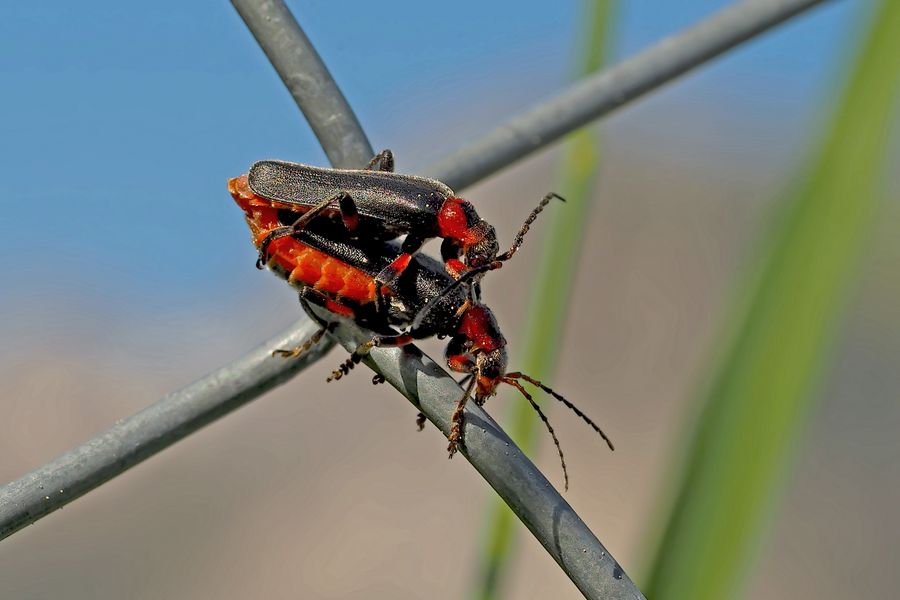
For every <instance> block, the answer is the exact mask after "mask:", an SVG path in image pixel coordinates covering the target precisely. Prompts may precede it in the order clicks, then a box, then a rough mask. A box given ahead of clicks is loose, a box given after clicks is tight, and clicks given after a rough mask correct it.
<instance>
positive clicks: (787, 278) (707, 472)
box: [646, 0, 900, 600]
mask: <svg viewBox="0 0 900 600" xmlns="http://www.w3.org/2000/svg"><path fill="white" fill-rule="evenodd" d="M898 84H900V2H898V1H897V0H885V1H884V2H882V3H881V4H880V5H879V6H878V7H877V9H876V14H875V15H874V18H873V20H872V22H871V29H870V31H869V35H868V37H867V38H866V39H865V41H864V44H863V46H862V48H861V52H860V53H859V55H858V57H857V61H856V63H855V66H854V68H853V71H852V73H851V75H850V77H849V80H848V82H847V85H846V88H845V89H844V92H843V95H842V97H841V99H840V103H839V104H838V106H837V110H836V112H835V114H834V116H833V118H832V120H831V122H830V124H829V127H828V129H827V130H826V135H825V136H824V137H823V144H822V146H821V149H820V150H819V152H818V154H817V156H816V157H815V160H814V161H813V164H812V168H811V169H810V171H809V173H808V176H807V177H806V178H805V179H804V182H803V184H802V185H801V186H800V187H799V189H798V190H797V191H796V193H794V194H792V196H791V197H790V198H789V202H788V203H787V204H786V205H784V206H783V207H782V208H783V210H784V212H783V213H781V214H780V216H781V217H782V218H781V220H780V221H779V222H778V226H777V227H776V228H774V229H773V230H772V231H771V232H770V235H769V236H767V237H766V239H765V240H763V242H764V247H765V248H766V249H767V251H766V256H765V259H764V260H763V261H761V263H760V264H761V265H762V268H761V269H760V270H759V271H758V272H756V273H755V274H754V275H755V276H754V277H753V279H752V281H751V282H750V283H749V284H748V285H746V286H744V289H745V290H746V291H747V292H748V293H747V294H745V299H742V300H741V301H740V302H739V305H740V306H739V308H738V310H736V311H735V313H734V314H735V317H736V318H735V319H733V320H732V322H731V328H732V331H734V335H733V336H732V338H731V340H730V343H729V344H728V345H727V346H726V347H725V348H724V350H725V351H724V352H723V354H722V359H721V363H720V364H719V365H718V367H719V368H718V369H717V370H716V372H715V375H714V377H713V378H712V379H711V386H710V387H709V390H708V393H707V394H706V397H705V399H704V403H703V407H704V410H703V413H702V414H701V415H700V419H699V423H698V426H697V429H696V437H695V438H694V439H693V444H692V447H691V448H690V451H689V453H688V457H687V466H686V469H685V471H684V476H683V478H682V480H681V481H680V483H679V484H678V489H677V495H676V501H675V503H674V505H673V507H672V510H671V514H670V516H669V520H668V524H667V526H666V529H665V531H664V534H663V536H662V539H661V542H660V544H659V546H658V548H657V551H656V555H655V562H654V563H653V567H652V570H651V576H650V580H649V584H648V586H647V587H646V592H647V596H648V597H649V598H653V599H654V600H665V599H670V598H676V599H690V600H707V599H708V600H719V599H721V598H733V597H736V596H737V595H738V592H739V590H740V588H741V583H742V580H743V579H745V577H744V576H745V575H746V573H747V572H748V571H749V568H748V565H750V564H752V562H753V558H754V555H755V550H756V548H757V547H758V546H759V545H760V542H761V538H762V535H761V531H763V530H764V526H765V522H766V520H767V517H768V515H769V514H770V512H771V510H770V509H771V508H772V507H773V505H774V503H775V501H776V499H777V498H778V496H779V491H780V489H781V488H782V487H783V485H782V484H783V482H784V479H785V475H786V473H787V472H788V469H789V467H790V465H791V463H792V459H793V454H794V449H795V446H796V445H797V444H796V440H797V438H798V437H799V436H801V435H802V433H803V430H804V428H805V425H806V423H807V422H808V421H809V418H810V416H811V414H812V410H811V408H812V399H813V393H814V391H815V386H816V383H817V382H818V380H819V379H821V377H820V375H821V374H822V373H823V371H824V367H825V366H826V365H827V358H828V350H829V348H830V346H831V341H832V338H833V336H834V333H835V331H836V329H837V327H838V325H839V324H840V320H841V316H842V314H843V307H844V304H845V301H846V300H847V297H848V296H849V295H850V293H852V291H853V284H854V283H855V277H854V274H855V270H856V266H857V262H858V259H859V256H860V253H861V250H862V248H863V245H864V243H865V241H866V238H867V236H868V235H869V233H870V232H871V230H872V225H873V216H874V214H875V212H876V209H877V206H878V198H879V196H880V194H879V189H878V188H879V184H880V182H881V178H880V176H881V174H882V170H883V169H882V167H883V164H884V158H885V153H886V149H887V145H888V139H889V136H888V133H889V130H890V124H891V120H892V116H893V114H894V111H895V109H896V107H897V100H898V87H900V86H898ZM723 201H727V199H723Z"/></svg>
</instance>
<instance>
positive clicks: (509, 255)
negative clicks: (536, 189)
mask: <svg viewBox="0 0 900 600" xmlns="http://www.w3.org/2000/svg"><path fill="white" fill-rule="evenodd" d="M554 198H557V199H559V200H562V201H563V202H565V201H566V199H565V198H563V197H562V196H560V195H559V194H557V193H556V192H550V193H549V194H547V195H546V196H544V197H543V198H542V199H541V201H540V202H538V205H537V206H535V207H534V210H532V211H531V214H530V215H528V218H527V219H525V222H524V223H523V224H522V228H521V229H519V233H517V234H516V239H515V240H514V241H513V244H512V246H510V247H509V250H507V251H506V252H504V253H503V254H501V255H500V256H498V257H497V260H499V261H501V262H503V261H507V260H509V259H510V258H512V256H513V254H515V253H516V252H517V251H518V250H519V248H520V247H521V246H522V242H524V241H525V234H526V233H528V230H529V229H531V224H532V223H534V221H535V219H537V216H538V215H539V214H541V211H543V210H544V207H545V206H547V205H548V204H549V203H550V201H551V200H553V199H554Z"/></svg>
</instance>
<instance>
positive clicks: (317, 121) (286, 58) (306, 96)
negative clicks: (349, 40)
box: [231, 0, 375, 168]
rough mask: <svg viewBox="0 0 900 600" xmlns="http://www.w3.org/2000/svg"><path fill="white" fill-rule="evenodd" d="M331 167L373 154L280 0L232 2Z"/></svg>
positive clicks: (359, 162) (353, 165) (355, 165)
mask: <svg viewBox="0 0 900 600" xmlns="http://www.w3.org/2000/svg"><path fill="white" fill-rule="evenodd" d="M231 3H232V4H233V5H234V8H235V9H236V10H237V11H238V14H239V15H240V16H241V18H242V19H243V20H244V23H245V24H246V25H247V29H249V30H250V33H252V34H253V37H255V38H256V41H257V42H258V43H259V45H260V47H261V48H262V49H263V52H265V53H266V56H267V57H268V58H269V61H270V62H271V63H272V66H273V67H275V70H276V71H277V72H278V76H279V77H281V81H283V82H284V85H285V86H286V87H287V89H288V91H289V92H290V93H291V96H293V97H294V101H295V102H296V103H297V106H298V107H300V111H301V112H302V113H303V114H304V115H305V116H306V120H307V121H308V122H309V125H310V127H312V130H313V133H315V135H316V138H317V139H318V140H319V143H321V144H322V149H323V150H325V155H326V156H328V160H329V161H330V162H331V164H332V165H333V166H335V167H343V168H359V167H361V166H362V165H364V164H366V162H368V160H369V159H370V158H372V156H374V154H375V153H374V152H372V146H370V145H369V142H368V140H367V139H366V135H365V134H364V133H363V130H362V127H361V126H360V124H359V120H357V118H356V115H355V114H354V113H353V110H352V109H351V108H350V105H349V104H348V103H347V99H346V98H344V94H343V93H342V92H341V90H340V88H339V87H338V85H337V83H335V81H334V79H333V78H332V77H331V74H330V73H329V72H328V68H327V67H326V66H325V63H324V62H322V59H321V57H320V56H319V53H318V52H316V49H315V48H314V47H313V45H312V43H310V41H309V38H308V37H306V34H305V33H304V32H303V30H302V29H301V28H300V25H299V24H298V23H297V20H296V19H295V18H294V15H292V14H291V11H290V9H288V7H287V6H286V5H285V4H284V2H282V1H281V0H231Z"/></svg>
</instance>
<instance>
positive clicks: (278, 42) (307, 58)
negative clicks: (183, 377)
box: [0, 0, 824, 599]
mask: <svg viewBox="0 0 900 600" xmlns="http://www.w3.org/2000/svg"><path fill="white" fill-rule="evenodd" d="M822 2H824V0H745V1H743V2H739V3H736V4H734V5H732V6H730V7H728V8H726V9H724V10H722V11H720V12H719V13H717V14H715V15H713V16H711V17H709V18H708V19H706V20H704V21H702V22H701V23H699V24H697V25H694V26H693V27H690V28H688V29H686V30H684V31H683V32H681V33H678V34H676V35H673V36H671V37H669V38H666V39H664V40H662V41H661V42H658V43H657V44H655V45H654V46H652V47H650V48H648V49H647V50H644V51H642V52H640V53H639V54H637V55H636V56H634V57H632V58H630V59H628V60H626V61H624V62H622V63H621V64H619V65H616V66H613V67H611V68H609V69H607V70H605V71H603V72H601V73H598V74H597V75H594V76H591V77H587V78H585V79H583V80H582V81H580V82H578V83H577V84H575V85H573V86H572V87H571V88H569V89H567V90H565V91H564V92H562V93H561V94H559V95H558V96H556V97H555V98H552V99H551V100H549V101H547V102H545V103H543V104H541V105H539V106H537V107H535V108H532V109H531V110H528V111H526V112H523V113H521V114H520V115H519V116H516V117H514V118H513V119H511V120H510V121H509V122H507V123H506V124H504V125H502V126H500V127H499V128H497V129H496V130H494V131H491V132H489V133H488V134H486V135H485V136H484V137H482V138H481V139H479V140H476V141H475V142H474V143H472V144H470V145H468V146H466V147H464V148H463V149H461V150H459V151H458V152H456V153H455V154H453V155H451V156H449V157H448V158H446V159H444V160H442V161H440V162H439V163H437V164H436V165H433V166H432V167H430V168H427V169H425V173H424V174H426V175H430V176H432V177H436V178H438V179H441V180H442V181H445V182H446V183H447V184H448V185H450V186H451V187H453V188H455V189H459V188H462V187H464V186H467V185H470V184H472V183H474V182H476V181H478V180H480V179H482V178H483V177H486V176H487V175H489V174H491V173H494V172H496V171H498V170H500V169H502V168H504V167H506V166H508V165H509V164H510V163H512V162H514V161H515V160H517V159H519V158H521V157H523V156H525V155H527V154H528V153H530V152H533V151H535V150H537V149H539V148H542V147H544V146H546V145H548V144H549V143H551V142H553V141H554V140H556V139H558V138H559V137H561V136H562V135H564V134H565V133H568V132H569V131H572V130H573V129H575V128H577V127H580V126H582V125H584V124H586V123H588V122H590V121H591V120H594V119H597V118H599V117H601V116H603V115H605V114H608V113H609V112H610V111H612V110H614V109H615V108H618V107H620V106H622V105H624V104H626V103H628V102H631V101H633V100H635V99H636V98H638V97H640V96H641V95H643V94H645V93H647V92H648V91H651V90H653V89H656V88H658V87H659V86H661V85H663V84H665V83H667V82H669V81H671V80H674V79H676V78H677V77H678V76H680V75H682V74H684V73H685V72H687V71H689V70H691V69H693V68H695V67H697V66H699V65H701V64H703V63H705V62H706V61H708V60H710V59H712V58H714V57H716V56H719V55H720V54H722V53H723V52H726V51H727V50H729V49H731V48H733V47H734V46H736V45H738V44H740V43H741V42H743V41H745V40H748V39H751V38H753V37H755V36H757V35H759V34H761V33H763V32H765V31H767V30H768V29H770V28H772V27H774V26H775V25H778V24H779V23H781V22H783V21H785V20H787V19H789V18H791V17H792V16H794V15H797V14H799V13H801V12H803V11H805V10H807V9H809V8H812V7H813V6H815V5H817V4H820V3H822ZM232 3H233V4H234V6H235V8H236V9H237V10H238V12H239V14H240V15H241V17H242V18H243V19H244V21H245V23H246V24H247V26H248V28H249V29H250V31H251V32H252V33H253V35H254V37H256V39H257V41H258V42H259V43H260V46H261V47H262V48H263V50H264V52H265V53H266V55H267V56H268V57H269V59H270V60H271V62H272V64H273V66H274V67H275V69H276V71H277V72H278V74H279V76H280V77H281V78H282V80H283V81H284V83H285V85H286V86H287V88H288V90H289V91H290V92H291V94H292V96H293V97H294V99H295V100H296V102H297V104H298V106H299V107H300V109H301V110H302V111H303V113H304V115H305V116H306V118H307V120H308V121H309V123H310V126H311V127H312V129H313V131H314V133H315V134H316V136H317V137H318V139H319V141H320V143H321V144H322V147H323V148H324V150H325V152H326V155H327V156H328V158H329V160H330V161H331V162H332V164H333V165H334V166H336V167H354V166H358V165H361V164H364V163H365V162H366V161H367V160H368V159H369V158H371V156H372V154H373V152H372V148H371V146H370V145H369V143H368V140H367V139H366V137H365V134H364V132H363V130H362V128H361V127H360V125H359V122H358V121H357V119H356V117H355V115H354V114H353V112H352V111H351V109H350V107H349V105H348V104H347V102H346V100H345V99H344V97H343V95H342V94H341V92H340V89H339V88H338V86H337V85H336V83H335V82H334V80H333V79H332V78H331V76H330V74H329V73H328V70H327V68H326V67H325V65H324V64H323V63H322V61H321V59H320V57H319V56H318V53H317V52H316V51H315V48H314V47H313V46H312V44H311V43H310V42H309V40H308V38H307V37H306V36H305V34H304V33H303V31H302V30H301V28H300V26H299V25H298V24H297V22H296V20H295V19H294V17H293V16H292V15H291V13H290V11H289V10H288V9H287V7H286V6H285V5H284V3H283V2H282V1H281V0H232ZM316 329H317V326H316V325H314V324H313V323H312V322H311V321H310V320H309V319H301V320H299V321H298V322H297V323H295V324H294V325H293V326H292V327H290V328H289V329H288V330H287V331H285V332H283V333H280V334H278V335H276V336H274V337H273V338H271V339H269V340H266V341H265V342H263V343H262V344H261V345H260V346H259V347H257V348H255V349H253V350H251V351H250V352H248V353H247V354H245V355H244V356H242V357H240V358H238V359H237V360H235V361H234V362H232V363H230V364H228V365H225V366H223V367H222V368H220V369H218V370H216V371H214V372H212V373H210V374H209V375H206V376H205V377H202V378H200V379H198V380H197V381H196V382H194V383H193V384H191V385H189V386H187V387H186V388H184V389H182V390H179V391H177V392H173V393H171V394H168V395H167V396H164V397H163V398H161V399H160V400H158V401H157V402H155V403H154V404H152V405H150V406H148V407H147V408H145V409H144V410H142V411H140V412H139V413H137V414H135V415H133V416H131V417H129V418H127V419H124V420H122V421H119V422H118V423H116V424H115V425H113V426H112V427H111V428H109V429H108V430H106V431H105V432H103V433H101V434H99V435H98V436H96V437H94V438H93V439H91V440H89V441H87V442H85V443H84V444H82V445H81V446H78V447H77V448H74V449H73V450H71V451H69V452H67V453H66V454H64V455H62V456H60V457H58V458H56V459H55V460H53V461H51V462H50V463H48V464H46V465H44V466H42V467H39V468H38V469H36V470H35V471H33V472H31V473H29V474H27V475H25V476H23V477H21V478H20V479H18V480H16V481H13V482H11V483H8V484H7V485H5V486H4V487H3V488H2V489H0V539H2V538H5V537H7V536H9V535H11V534H13V533H15V532H16V531H18V530H19V529H21V528H23V527H25V526H26V525H28V524H30V523H33V522H35V521H37V520H38V519H40V518H42V517H44V516H46V515H48V514H49V513H51V512H53V511H54V510H56V509H58V508H61V507H62V506H64V505H65V504H67V503H69V502H71V501H72V500H74V499H76V498H78V497H79V496H81V495H83V494H85V493H87V492H88V491H90V490H92V489H94V488H96V487H98V486H100V485H102V484H103V483H105V482H107V481H109V480H110V479H112V478H114V477H116V476H117V475H120V474H121V473H122V472H124V471H125V470H127V469H129V468H131V467H133V466H134V465H136V464H138V463H140V462H141V461H143V460H145V459H147V458H149V457H150V456H153V455H154V454H156V453H157V452H159V451H161V450H162V449H164V448H166V447H168V446H170V445H171V444H173V443H175V442H176V441H178V440H180V439H182V438H184V437H186V436H187V435H190V434H191V433H193V432H194V431H196V430H198V429H199V428H201V427H203V426H204V425H206V424H208V423H210V422H212V421H214V420H215V419H217V418H219V417H221V416H223V415H225V414H227V413H229V412H231V411H232V410H234V409H236V408H238V407H240V406H242V405H243V404H244V403H246V402H249V401H250V400H252V399H254V398H256V397H258V396H260V395H262V394H263V393H265V392H266V391H268V390H270V389H272V388H273V387H275V386H277V385H280V384H282V383H284V382H286V381H287V380H289V379H290V378H291V377H293V376H294V375H296V374H297V373H299V372H300V371H302V370H303V369H304V368H305V367H306V366H308V365H309V364H311V363H313V362H315V361H316V360H318V359H319V358H321V357H322V356H323V355H324V354H325V353H326V352H328V350H330V349H331V347H332V346H333V341H331V340H323V342H322V343H320V344H319V345H318V346H317V347H316V348H315V349H313V350H312V351H311V352H310V353H308V354H306V355H305V356H303V357H302V358H300V359H296V360H291V361H286V360H283V359H280V358H272V356H271V350H272V349H273V348H285V347H292V346H295V345H298V344H299V343H301V342H302V341H303V340H304V339H306V338H307V337H308V336H309V335H311V334H312V333H313V332H314V331H315V330H316ZM333 337H334V339H335V340H336V341H338V342H339V343H341V344H342V345H343V346H344V347H346V348H348V349H352V348H353V347H355V346H356V344H357V343H358V342H359V341H361V340H364V339H366V337H367V336H366V334H365V332H363V331H361V330H359V329H358V328H356V327H354V326H352V325H351V324H344V325H342V326H341V327H339V328H338V329H337V330H336V331H335V333H334V336H333ZM367 364H369V366H370V367H372V368H373V369H375V370H376V371H377V372H378V373H380V374H381V375H383V376H384V378H385V379H386V381H387V382H388V383H390V384H391V385H393V386H394V387H395V388H397V389H398V390H399V391H400V392H401V393H402V394H403V395H404V396H406V397H407V398H408V399H409V400H410V401H411V402H413V403H414V404H415V405H416V406H417V407H418V408H419V409H420V410H421V411H422V412H423V413H424V414H425V415H426V416H427V417H428V418H429V420H431V421H432V422H433V423H434V424H435V425H436V426H438V427H439V428H440V429H441V431H443V432H444V433H445V434H446V433H448V431H449V422H450V414H451V412H452V409H453V407H454V405H455V404H456V400H457V399H458V398H459V396H460V394H461V393H462V391H461V389H460V388H459V386H458V385H457V384H456V382H455V380H453V378H451V377H450V376H449V375H447V374H446V373H445V372H444V371H443V369H442V368H441V367H440V366H439V365H438V364H437V363H435V362H434V361H433V360H431V359H430V358H429V357H428V356H426V355H423V354H422V353H421V352H419V351H418V350H417V349H416V348H414V347H411V348H407V349H403V350H401V349H375V350H373V352H372V354H371V357H370V359H369V360H368V361H367ZM466 418H467V427H466V432H465V434H466V442H467V443H466V450H465V451H464V452H463V454H464V456H465V457H466V458H467V459H468V460H469V462H470V463H471V464H472V466H474V467H475V468H476V469H477V470H478V472H479V473H481V475H482V476H483V477H484V478H485V480H486V481H487V482H488V483H489V484H490V485H491V486H492V487H493V488H494V489H495V490H496V491H497V493H498V494H499V495H500V496H501V497H502V498H503V499H504V500H505V501H506V502H507V503H508V504H509V506H510V507H511V508H512V509H513V511H514V512H515V513H516V515H518V517H519V518H520V519H521V520H522V522H523V523H524V524H525V525H526V526H527V527H528V528H529V529H530V530H531V532H532V533H533V534H534V535H535V537H536V538H537V539H538V540H539V541H540V542H541V544H542V545H543V546H544V547H545V548H546V549H547V552H548V553H549V554H550V555H551V556H552V557H553V558H554V559H555V560H556V561H557V563H559V565H560V566H561V567H562V568H563V570H564V571H565V572H566V574H567V575H568V576H569V577H570V578H571V579H572V581H573V582H574V583H575V585H576V586H577V587H578V589H579V590H581V592H582V593H583V594H584V595H585V597H587V598H616V599H619V598H643V595H642V594H641V593H640V591H639V590H638V589H637V588H636V587H635V586H634V584H633V583H632V582H631V580H630V579H629V578H628V576H627V575H625V573H624V572H623V570H622V569H621V567H620V566H619V565H618V563H616V561H615V559H614V558H613V557H612V556H611V555H610V554H609V552H608V551H607V550H606V549H605V548H604V547H603V545H602V544H601V543H600V541H599V540H598V539H597V537H596V536H595V535H594V534H593V533H592V532H591V531H590V530H589V529H588V528H587V526H586V525H585V524H584V522H582V521H581V519H580V518H579V517H578V515H577V514H576V513H575V511H574V510H573V509H572V507H571V506H569V505H568V503H567V502H566V501H565V500H564V499H563V498H562V497H561V496H560V494H559V493H558V492H557V491H556V489H555V488H554V487H553V486H552V485H551V484H550V483H549V482H548V481H547V479H546V478H544V476H543V475H542V474H541V472H540V471H538V469H537V468H536V467H535V466H534V465H533V464H532V463H531V461H529V460H528V458H527V457H525V456H524V454H523V453H522V452H521V451H520V450H519V449H518V448H517V447H516V445H515V444H514V443H513V442H512V440H510V439H509V437H508V436H507V435H506V434H505V433H504V432H503V430H502V429H500V428H499V427H498V426H497V424H496V423H495V422H494V421H493V420H492V419H491V418H490V416H488V415H487V414H486V413H485V412H484V411H482V410H481V409H480V408H479V407H477V406H472V407H471V408H470V409H469V410H468V411H467V414H466Z"/></svg>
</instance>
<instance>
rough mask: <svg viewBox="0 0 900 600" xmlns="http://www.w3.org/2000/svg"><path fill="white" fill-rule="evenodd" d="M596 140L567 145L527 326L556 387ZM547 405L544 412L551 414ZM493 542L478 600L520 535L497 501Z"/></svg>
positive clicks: (535, 363)
mask: <svg viewBox="0 0 900 600" xmlns="http://www.w3.org/2000/svg"><path fill="white" fill-rule="evenodd" d="M612 4H613V2H612V0H589V1H588V2H587V4H586V7H585V12H586V13H588V14H587V17H588V20H587V25H588V27H587V31H586V40H585V42H586V43H585V44H584V54H583V56H582V58H581V59H580V60H581V63H582V64H581V67H580V69H579V75H582V76H583V75H586V74H588V73H592V72H593V71H596V70H598V69H599V68H600V67H601V66H602V65H603V62H604V59H605V54H606V51H605V49H606V46H607V43H606V41H607V37H608V36H607V30H608V27H609V23H610V20H611V19H610V13H611V12H612ZM597 154H598V148H597V142H596V134H595V131H594V130H592V129H587V128H586V129H581V130H580V131H578V132H576V133H574V134H572V135H571V136H570V139H569V141H568V143H567V145H566V149H565V159H564V161H563V165H562V172H561V175H560V179H561V185H560V186H559V188H558V189H559V190H560V195H561V196H562V197H564V198H565V199H566V203H565V205H559V206H554V205H551V206H549V207H548V210H547V211H546V212H545V213H544V215H546V216H544V215H542V216H541V219H542V220H544V221H546V222H545V223H542V225H541V226H542V227H546V228H547V230H546V233H545V236H544V243H543V247H542V249H541V256H540V263H539V267H538V275H537V277H536V278H535V282H534V285H533V286H532V293H531V296H530V306H529V310H528V312H527V314H528V324H527V326H526V330H525V336H524V347H525V349H526V350H525V354H524V356H523V357H522V358H521V359H520V360H518V361H516V362H515V365H516V370H520V369H521V370H522V371H524V372H525V373H528V374H529V375H532V376H534V377H536V378H537V379H541V380H544V381H546V382H550V381H552V379H553V373H554V372H555V370H556V364H557V356H558V348H560V346H561V345H562V337H563V331H564V328H565V322H566V316H567V314H568V307H569V296H570V294H571V290H572V283H573V280H574V277H575V273H576V272H577V268H578V262H579V256H580V254H581V247H582V240H583V237H584V228H585V226H586V224H587V222H588V219H589V216H590V208H591V194H592V192H593V189H594V183H595V181H596V174H597V162H598V159H597ZM518 400H521V398H517V401H516V402H515V404H513V408H512V409H511V413H512V417H511V419H510V420H509V422H510V423H511V427H510V429H509V431H510V435H511V436H512V438H513V439H515V440H516V442H517V443H518V444H519V445H520V446H521V447H522V449H523V450H525V451H526V452H527V453H529V454H531V453H532V452H533V450H534V448H535V434H536V432H537V430H538V428H540V427H541V426H542V425H541V422H540V421H539V420H538V419H537V418H536V416H535V414H534V411H533V410H532V408H531V406H530V405H529V404H528V403H527V402H524V401H521V402H519V401H518ZM547 409H548V407H545V408H544V410H545V411H546V410H547ZM487 522H488V527H487V534H486V538H485V540H484V542H483V546H482V549H481V551H480V552H479V560H478V563H477V564H478V571H479V573H478V579H477V582H476V590H475V594H474V596H475V597H476V598H482V599H489V598H497V597H499V596H500V594H501V588H502V584H503V581H504V579H505V577H506V575H507V572H508V570H509V568H510V565H511V562H512V560H513V558H514V555H513V551H514V549H515V548H514V546H515V542H516V539H517V536H518V533H519V531H518V529H517V528H516V527H515V523H516V519H515V516H514V515H513V514H512V512H510V510H509V508H508V507H507V506H506V504H504V503H503V502H501V501H500V500H499V499H497V498H492V499H491V505H490V509H489V516H488V518H487Z"/></svg>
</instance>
